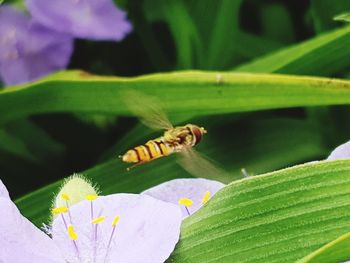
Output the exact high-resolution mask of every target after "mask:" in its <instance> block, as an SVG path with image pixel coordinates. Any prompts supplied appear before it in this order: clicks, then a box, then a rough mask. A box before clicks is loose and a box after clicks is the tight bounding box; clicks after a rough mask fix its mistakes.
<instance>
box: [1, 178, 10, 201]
mask: <svg viewBox="0 0 350 263" xmlns="http://www.w3.org/2000/svg"><path fill="white" fill-rule="evenodd" d="M0 198H8V199H10V195H9V192H8V191H7V188H6V186H5V185H4V184H3V183H2V181H1V180H0Z"/></svg>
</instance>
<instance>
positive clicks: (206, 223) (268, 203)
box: [171, 160, 350, 263]
mask: <svg viewBox="0 0 350 263" xmlns="http://www.w3.org/2000/svg"><path fill="white" fill-rule="evenodd" d="M349 189H350V161H349V160H342V161H334V162H327V161H323V162H317V163H308V164H304V165H299V166H295V167H291V168H288V169H284V170H280V171H276V172H273V173H269V174H265V175H261V176H257V177H253V178H248V179H244V180H240V181H236V182H233V183H231V184H230V185H228V186H227V187H225V188H224V189H222V190H221V191H220V192H218V193H217V194H216V195H215V196H214V197H213V198H212V200H211V201H210V202H209V203H208V204H207V205H206V206H205V207H204V208H202V209H201V210H199V211H198V212H197V213H195V214H194V215H192V216H191V217H189V218H187V219H186V220H185V221H184V222H183V225H182V230H181V239H180V243H179V244H178V245H177V248H176V250H175V251H174V253H173V256H172V259H171V260H172V261H171V262H191V263H192V262H193V263H195V262H201V263H202V262H220V263H223V262H232V261H234V262H269V263H271V262H295V261H296V260H298V259H300V258H302V257H304V256H305V255H307V254H309V253H310V252H312V251H314V250H315V249H317V248H320V247H321V246H323V245H324V244H326V243H328V242H330V241H331V240H333V239H335V238H336V237H338V236H339V235H341V234H344V233H346V232H349V230H350V210H349V205H350V190H349Z"/></svg>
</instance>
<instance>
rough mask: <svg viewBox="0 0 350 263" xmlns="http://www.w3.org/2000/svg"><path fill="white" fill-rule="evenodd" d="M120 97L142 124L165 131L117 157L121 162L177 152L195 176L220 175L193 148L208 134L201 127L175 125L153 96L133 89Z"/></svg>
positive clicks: (218, 170)
mask: <svg viewBox="0 0 350 263" xmlns="http://www.w3.org/2000/svg"><path fill="white" fill-rule="evenodd" d="M122 96H123V98H124V101H125V102H126V104H127V107H128V108H129V110H130V111H131V112H133V113H134V114H135V115H136V116H138V117H139V119H140V121H141V122H142V123H143V124H144V125H146V126H148V127H150V128H152V129H156V130H159V129H162V130H165V131H164V133H163V135H162V136H160V137H158V138H156V139H152V140H149V141H148V142H146V143H145V144H143V145H139V146H136V147H134V148H132V149H130V150H128V151H127V152H126V153H125V154H124V155H122V156H120V158H121V159H122V161H124V162H126V163H133V166H131V167H130V168H132V167H135V166H138V165H141V164H145V163H148V162H150V161H153V160H156V159H159V158H161V157H165V156H168V155H171V154H173V153H177V155H178V157H179V158H178V162H179V164H180V165H181V166H182V167H183V168H185V170H187V171H188V172H189V173H191V174H193V175H195V176H200V177H207V178H209V177H212V176H210V175H211V174H212V175H214V174H215V175H219V174H221V175H222V174H223V171H222V170H221V169H220V168H218V167H216V165H214V164H213V163H212V162H211V161H209V160H208V159H207V158H205V157H204V156H202V155H200V154H199V153H198V152H197V151H195V150H194V149H193V147H194V146H195V145H197V144H198V143H199V142H200V141H201V140H202V137H203V135H204V134H206V133H207V131H206V130H205V129H204V128H203V127H200V126H197V125H195V124H186V125H184V126H177V127H174V126H173V125H172V124H171V122H170V121H169V119H168V118H167V116H166V114H165V113H164V111H163V110H162V108H161V106H160V102H159V101H158V100H157V99H155V98H154V97H151V96H147V95H145V94H142V93H139V92H136V91H128V92H126V93H124V94H122ZM130 168H128V170H129V169H130ZM215 177H216V179H217V176H215Z"/></svg>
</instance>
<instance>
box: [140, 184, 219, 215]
mask: <svg viewBox="0 0 350 263" xmlns="http://www.w3.org/2000/svg"><path fill="white" fill-rule="evenodd" d="M224 186H225V185H224V184H223V183H220V182H217V181H213V180H207V179H202V178H197V179H174V180H171V181H168V182H165V183H162V184H160V185H157V186H155V187H152V188H150V189H148V190H146V191H144V192H142V193H141V194H144V195H149V196H152V197H154V198H157V199H159V200H162V201H165V202H170V203H173V204H177V205H180V206H181V209H182V215H183V217H184V218H185V217H187V216H189V215H192V214H193V213H194V212H196V211H197V210H198V209H199V208H201V207H202V206H203V205H204V204H205V203H206V202H207V201H208V200H209V198H210V197H212V196H213V195H214V194H215V193H216V192H217V191H219V190H220V189H221V188H223V187H224Z"/></svg>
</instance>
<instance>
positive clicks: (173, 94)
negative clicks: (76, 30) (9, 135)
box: [0, 71, 350, 123]
mask: <svg viewBox="0 0 350 263" xmlns="http://www.w3.org/2000/svg"><path fill="white" fill-rule="evenodd" d="M349 87H350V81H346V80H337V79H327V78H317V77H298V76H288V75H269V74H247V73H224V72H222V73H217V72H202V71H186V72H174V73H164V74H152V75H147V76H143V77H135V78H118V77H100V76H92V75H86V74H85V73H79V72H61V73H59V74H56V75H53V76H51V77H49V78H46V79H43V80H41V81H38V82H34V83H31V84H27V85H23V86H20V87H17V88H8V89H6V90H4V91H1V92H0V112H2V114H1V115H0V123H4V122H6V121H9V120H12V119H16V118H20V117H23V116H28V115H33V114H40V113H41V114H42V113H49V112H88V113H104V114H121V115H131V113H130V112H128V110H127V107H126V106H125V103H124V101H123V100H122V98H121V96H120V92H121V91H123V90H125V89H135V90H140V91H141V90H142V91H143V92H145V93H148V94H150V95H153V96H156V97H158V98H159V99H160V100H161V101H162V102H163V106H164V108H165V110H166V111H167V112H168V113H171V114H180V115H186V114H188V115H189V116H194V115H197V116H203V115H209V114H220V113H232V112H244V111H255V110H263V109H276V108H290V107H298V106H320V105H339V104H348V103H350V89H349ZM199 90H200V92H198V91H199ZM37 101H40V103H38V102H37Z"/></svg>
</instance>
